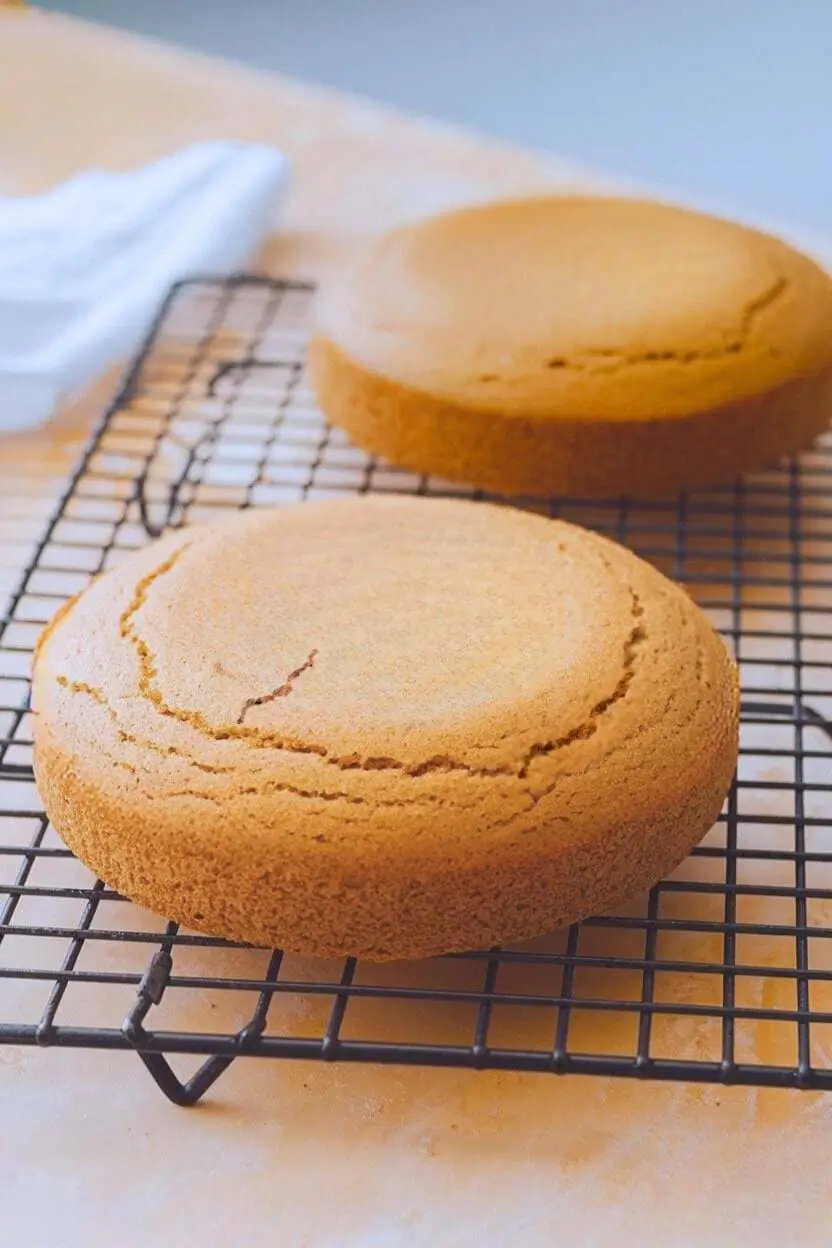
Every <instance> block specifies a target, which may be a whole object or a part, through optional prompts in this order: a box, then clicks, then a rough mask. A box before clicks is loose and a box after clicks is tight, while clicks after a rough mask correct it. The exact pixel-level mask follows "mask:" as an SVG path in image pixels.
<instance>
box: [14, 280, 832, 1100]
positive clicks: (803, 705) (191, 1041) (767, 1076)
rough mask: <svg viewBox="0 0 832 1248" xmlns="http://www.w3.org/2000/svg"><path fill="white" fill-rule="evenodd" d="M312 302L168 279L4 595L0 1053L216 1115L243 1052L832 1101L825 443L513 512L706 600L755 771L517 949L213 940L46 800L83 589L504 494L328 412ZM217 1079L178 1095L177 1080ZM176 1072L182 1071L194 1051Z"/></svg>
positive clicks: (830, 609) (831, 670)
mask: <svg viewBox="0 0 832 1248" xmlns="http://www.w3.org/2000/svg"><path fill="white" fill-rule="evenodd" d="M311 293H312V291H311V287H309V286H308V285H304V284H301V283H290V282H281V281H273V280H268V279H258V278H250V277H240V278H236V279H234V280H231V281H227V282H217V281H212V280H204V281H194V282H188V283H184V284H182V285H180V286H178V287H176V288H175V289H174V290H173V291H172V292H171V295H170V297H169V299H168V301H167V303H166V305H165V307H164V308H163V310H162V312H161V314H160V317H159V321H158V323H157V325H156V326H155V328H154V330H153V332H152V333H151V335H150V338H149V340H148V342H147V343H146V345H145V347H144V349H143V350H142V352H141V354H140V356H139V358H138V359H137V360H136V362H135V364H134V365H133V367H132V369H131V371H130V373H129V375H128V376H127V379H126V381H125V384H124V386H123V388H122V390H121V393H120V394H119V396H118V397H117V399H116V401H115V403H114V405H113V406H112V408H111V410H110V411H109V412H108V413H107V415H106V417H105V419H104V420H103V422H102V424H101V426H100V427H99V429H98V431H97V432H96V434H95V436H94V437H93V440H92V442H91V444H90V448H89V450H88V452H87V453H86V455H85V457H84V459H83V460H82V462H81V464H80V466H79V468H78V470H77V472H76V473H75V475H74V476H73V478H72V480H71V482H70V483H69V487H68V489H67V491H66V493H65V495H64V497H63V498H62V499H61V501H60V504H59V506H58V509H57V510H56V512H55V514H54V516H53V518H52V519H51V521H50V522H49V524H48V526H47V527H46V529H45V531H42V521H41V520H39V519H38V518H37V516H33V515H32V513H31V511H30V510H28V509H27V502H26V498H25V493H24V491H23V489H21V494H20V497H19V498H10V499H4V500H2V501H1V502H0V507H2V511H0V517H2V519H3V521H4V522H8V523H9V524H11V525H13V526H15V532H16V535H17V536H18V537H19V538H20V540H21V541H29V543H30V545H31V550H32V554H31V558H30V559H29V561H28V565H27V567H26V570H25V573H24V575H23V577H22V579H21V581H20V583H19V585H17V586H16V587H15V588H14V590H13V591H12V592H9V593H7V594H6V595H5V599H4V598H3V594H2V590H1V589H0V1042H9V1043H11V1042H14V1043H18V1044H21V1043H22V1044H39V1045H44V1046H48V1045H67V1046H75V1047H89V1048H101V1049H104V1048H107V1049H125V1050H135V1051H137V1052H138V1053H139V1054H140V1056H141V1058H142V1060H143V1061H144V1063H145V1064H146V1065H147V1066H148V1068H149V1069H150V1070H151V1072H152V1074H153V1075H154V1077H155V1079H156V1081H157V1082H158V1083H159V1085H160V1086H161V1088H162V1089H163V1091H164V1092H165V1093H166V1094H167V1095H168V1096H169V1097H170V1098H171V1099H172V1100H174V1101H176V1102H177V1103H180V1104H189V1103H192V1102H194V1101H196V1100H198V1099H199V1097H200V1096H201V1095H202V1094H203V1093H204V1092H205V1091H206V1090H207V1088H208V1087H210V1086H211V1084H212V1083H213V1082H214V1080H215V1079H216V1078H217V1077H218V1076H219V1075H220V1074H221V1073H222V1071H223V1070H224V1069H225V1068H226V1067H227V1066H228V1064H229V1063H230V1062H231V1061H232V1060H233V1059H234V1058H236V1057H238V1056H246V1055H250V1056H260V1057H294V1058H317V1059H325V1060H339V1061H373V1062H387V1063H393V1062H395V1063H409V1064H421V1065H433V1066H461V1067H472V1068H501V1069H511V1070H529V1071H550V1072H557V1073H584V1074H588V1073H599V1074H608V1075H623V1076H635V1077H640V1078H654V1079H685V1080H699V1081H709V1082H724V1083H747V1084H759V1085H775V1086H795V1087H818V1088H832V767H830V759H832V734H831V732H830V721H832V504H831V503H830V501H829V486H830V483H832V444H830V441H829V439H828V438H827V439H826V440H824V441H822V442H821V444H820V445H819V446H818V447H817V448H816V449H815V450H814V451H813V452H811V453H810V454H808V455H806V456H804V457H803V458H802V459H801V460H800V461H799V462H794V463H788V464H785V465H782V466H780V467H779V468H776V469H774V470H772V471H770V472H768V473H765V474H761V475H759V476H758V477H755V478H753V479H749V480H746V481H740V482H737V483H736V484H735V485H734V486H732V487H730V488H727V489H720V490H711V491H707V492H701V493H696V494H688V495H683V496H680V497H679V498H673V499H668V500H664V501H653V502H650V503H628V502H627V501H626V500H620V501H614V502H610V501H599V500H593V499H568V500H567V499H561V500H551V499H547V500H541V499H525V500H513V501H514V502H516V503H517V504H518V505H521V506H526V507H531V508H533V509H535V510H538V511H541V512H543V513H544V514H547V515H560V516H562V517H563V518H565V519H569V520H572V521H575V522H577V523H579V524H584V525H587V526H589V527H592V528H595V529H597V530H599V531H601V532H604V533H606V534H608V535H609V536H611V537H614V538H616V539H618V540H619V541H622V542H624V543H626V544H627V545H629V546H630V547H631V548H632V549H633V550H635V551H636V552H637V553H638V554H640V555H641V556H643V557H644V558H646V559H649V560H650V561H651V562H653V563H654V564H655V565H656V566H657V567H659V568H660V569H661V570H662V571H664V572H666V573H667V574H669V575H670V576H673V577H674V578H676V579H677V580H680V581H682V582H683V583H684V584H686V585H687V586H688V588H689V590H690V592H691V593H692V594H693V596H694V597H695V598H696V600H697V601H698V602H699V603H700V605H701V606H702V607H703V608H704V609H705V610H706V611H707V612H708V614H709V616H710V618H711V619H712V621H713V622H714V624H715V626H716V627H717V628H719V629H720V630H721V631H722V633H723V634H724V636H725V637H726V639H727V641H728V643H729V645H730V646H731V647H732V648H733V650H734V652H735V654H736V657H737V659H738V662H739V664H740V672H741V680H742V688H743V704H742V705H743V713H742V727H741V750H740V761H739V767H738V772H737V777H736V779H735V782H734V784H733V786H732V789H731V793H730V795H729V797H728V800H727V802H726V806H725V809H724V810H723V812H722V815H721V817H720V819H719V821H718V822H717V825H716V826H715V828H714V829H713V830H712V832H711V833H710V834H709V835H708V836H707V837H706V838H705V840H704V842H703V843H702V845H700V846H699V847H698V848H697V849H696V850H695V851H694V853H693V854H692V855H691V857H690V858H689V859H688V860H687V861H686V862H685V863H683V864H682V866H681V867H680V868H679V869H678V870H677V871H676V872H675V873H674V875H673V876H672V877H671V878H670V879H667V880H665V881H663V882H662V883H661V884H659V885H658V886H657V887H656V888H654V889H652V890H651V891H650V893H649V894H647V895H645V896H643V897H641V898H637V899H636V900H635V901H633V902H632V903H631V904H630V905H629V906H627V907H624V908H622V909H621V910H619V911H617V912H616V913H614V914H610V915H605V916H603V917H598V918H595V919H592V920H589V921H588V922H586V923H583V924H581V925H580V926H576V927H573V928H570V929H569V930H567V931H562V932H558V933H555V934H554V935H552V936H551V937H549V938H547V939H545V940H540V941H535V942H532V943H530V944H525V945H522V946H517V947H512V948H503V949H499V950H498V949H494V950H488V951H484V952H475V953H470V954H465V955H459V956H454V957H448V958H442V959H436V960H433V961H430V962H421V963H413V964H396V965H389V966H373V965H368V964H365V963H360V962H359V963H356V962H355V961H353V960H351V959H348V960H346V961H340V962H337V963H332V962H321V961H314V960H310V959H300V958H296V957H293V956H291V955H288V954H286V955H284V954H281V953H280V952H275V951H269V950H260V949H252V948H247V947H244V946H238V945H231V944H228V943H227V942H223V941H219V940H212V939H210V938H208V937H204V936H200V935H196V934H194V933H190V932H186V931H183V930H180V929H179V928H177V926H176V925H174V924H166V923H165V922H164V921H163V920H161V919H157V918H155V917H154V916H153V915H150V914H148V913H147V912H145V911H142V910H139V909H138V908H136V907H134V906H133V905H131V904H130V903H129V902H127V901H125V900H124V899H122V898H121V897H119V896H118V894H116V893H114V892H112V891H111V890H110V889H108V888H107V887H106V886H105V885H104V884H103V883H102V882H101V881H99V880H95V879H93V878H91V876H90V874H89V872H87V871H86V869H85V868H84V867H83V866H82V865H81V864H80V863H79V862H78V861H77V860H76V859H75V858H74V857H73V856H72V855H71V854H70V852H69V851H68V850H67V849H66V848H65V847H64V846H63V844H62V842H61V841H60V839H59V838H58V836H57V835H56V833H55V832H54V830H53V829H52V828H51V827H50V826H49V824H48V821H47V819H46V817H45V815H44V813H43V810H42V807H41V805H40V801H39V799H38V796H37V792H36V789H35V785H34V779H33V775H32V762H31V732H30V715H29V711H28V709H27V708H28V673H29V663H30V659H31V652H32V647H33V645H34V643H35V640H36V638H37V635H38V633H39V632H40V629H41V628H42V626H43V624H44V623H45V622H46V621H47V620H48V619H49V618H50V616H51V615H52V614H53V612H54V611H55V609H56V608H57V607H58V606H59V605H60V603H61V602H62V601H64V600H65V599H66V598H67V597H68V596H69V595H71V594H73V593H76V592H78V591H79V590H80V589H83V588H84V586H85V585H86V584H87V583H88V582H89V580H90V578H91V577H92V576H94V575H96V574H97V573H98V572H100V571H102V570H103V569H106V568H109V567H111V566H113V565H114V564H115V563H116V562H117V561H118V560H119V559H121V558H123V557H124V556H125V555H126V554H128V553H129V552H130V551H131V550H133V549H135V548H137V547H139V546H141V545H143V544H144V543H145V542H147V541H148V540H149V537H151V536H153V535H156V534H158V533H160V532H162V531H164V530H165V529H166V528H168V527H170V526H180V525H185V524H190V523H195V522H199V521H205V520H210V519H212V518H214V517H216V516H217V514H219V513H221V512H224V511H227V510H228V509H229V508H239V507H249V506H262V505H269V504H279V503H286V502H294V501H299V500H302V499H306V498H315V497H321V496H326V495H331V494H340V493H344V492H356V491H358V492H366V491H369V490H373V491H397V492H410V493H412V492H416V493H421V494H442V495H448V494H453V495H459V496H468V497H472V498H475V499H479V498H482V497H484V495H482V494H481V493H479V492H477V491H474V490H471V489H467V488H466V487H464V486H459V485H454V484H451V483H448V482H443V481H438V480H436V479H433V478H425V477H418V476H414V475H412V474H409V473H406V472H402V471H399V470H397V469H394V468H392V467H391V466H389V465H387V464H384V463H381V462H377V461H376V460H374V459H371V458H368V457H367V456H366V455H365V454H364V453H363V452H361V451H359V450H357V449H356V448H355V447H353V446H351V445H350V444H349V442H348V441H347V439H346V438H345V437H344V436H343V435H342V434H341V433H340V432H339V431H337V430H333V429H330V428H328V427H327V425H326V424H325V422H324V421H323V418H322V416H321V414H320V412H319V411H318V410H317V408H316V406H315V404H314V401H313V399H312V396H311V394H310V392H309V389H308V386H307V381H306V375H305V371H304V347H305V334H306V324H307V314H308V305H309V300H310V296H311ZM177 1054H182V1055H191V1064H192V1065H193V1062H194V1059H197V1060H198V1061H201V1062H202V1064H201V1065H199V1066H198V1067H197V1069H196V1072H195V1073H192V1074H191V1075H190V1077H189V1078H182V1079H180V1078H179V1077H178V1076H177V1075H176V1074H174V1071H173V1068H172V1066H171V1063H170V1062H169V1060H168V1059H169V1058H170V1057H171V1056H172V1055H177ZM174 1060H175V1061H180V1060H181V1059H176V1058H174Z"/></svg>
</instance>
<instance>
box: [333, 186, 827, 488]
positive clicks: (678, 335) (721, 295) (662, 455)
mask: <svg viewBox="0 0 832 1248" xmlns="http://www.w3.org/2000/svg"><path fill="white" fill-rule="evenodd" d="M830 325H832V281H831V280H830V278H829V276H828V275H827V274H826V273H824V272H823V270H822V269H820V268H819V267H818V266H817V265H816V264H815V263H814V262H813V261H812V260H810V259H808V258H807V257H806V256H803V255H801V254H800V253H798V252H796V251H794V250H793V249H792V248H791V247H789V246H787V245H786V244H785V243H783V242H781V241H780V240H779V239H776V238H773V237H771V236H769V235H765V234H762V233H759V232H757V231H755V230H751V229H748V228H746V227H744V226H741V225H738V224H735V223H733V222H729V221H724V220H721V219H718V218H715V217H709V216H704V215H702V214H699V213H694V212H689V211H685V210H682V209H679V208H673V207H670V206H667V205H663V204H659V203H654V202H648V201H640V200H631V199H616V198H612V199H610V198H587V197H569V196H560V197H546V198H537V199H526V200H514V201H507V202H500V203H496V204H489V205H485V206H480V207H475V208H470V209H464V210H461V211H456V212H452V213H448V214H445V215H443V216H439V217H435V218H431V219H429V220H426V221H422V222H420V223H418V224H416V225H412V226H408V227H405V228H402V229H399V230H396V231H394V232H392V233H390V234H388V235H385V236H384V237H382V238H381V239H379V240H378V241H377V242H376V243H374V244H373V245H372V246H371V247H369V248H368V249H367V250H366V251H365V252H364V253H363V254H362V255H360V256H359V257H358V258H357V259H356V261H355V262H354V263H353V264H351V265H350V266H349V267H348V268H347V269H346V270H345V271H344V272H343V273H342V274H341V276H340V277H339V278H338V279H336V280H335V281H333V282H332V283H331V284H330V286H329V287H327V288H326V289H324V290H323V291H322V294H321V296H320V298H319V300H318V305H317V313H316V323H315V328H314V332H313V336H312V339H311V342H310V348H309V362H310V370H311V376H312V380H313V384H314V386H315V389H316V391H317V394H318V398H319V400H320V403H321V406H322V407H323V409H324V411H325V413H326V415H327V417H328V418H329V419H330V420H331V421H332V422H333V423H334V424H337V425H340V426H342V427H343V428H344V429H346V430H347V431H348V432H349V434H350V435H351V437H352V438H353V439H354V441H355V442H356V443H358V445H360V446H362V447H364V448H366V449H368V450H370V451H372V452H375V453H377V454H380V455H383V456H385V457H387V458H388V459H390V460H391V461H392V462H394V463H398V464H402V465H404V466H405V467H408V468H411V469H413V470H414V471H417V472H425V473H438V474H441V475H443V476H445V477H450V478H455V479H461V480H465V481H469V482H473V483H474V484H476V485H479V486H482V487H486V488H488V489H491V490H496V491H500V492H503V493H509V494H543V495H545V494H550V493H556V494H561V493H563V494H570V493H571V494H575V493H578V494H588V495H617V494H622V493H623V494H629V493H632V494H637V495H639V494H641V495H657V494H658V495H661V494H667V493H669V492H674V491H676V490H678V489H679V488H682V487H692V486H698V485H705V484H718V483H722V482H726V481H730V480H732V479H733V478H734V477H735V476H736V475H737V474H738V473H741V472H746V471H750V470H752V469H755V468H759V467H763V466H765V465H768V464H771V463H773V462H775V461H776V460H777V459H778V458H780V457H781V456H783V455H785V454H791V453H793V452H796V451H798V450H800V449H802V448H804V447H806V446H809V445H810V444H811V443H812V441H813V440H814V439H815V438H816V437H817V436H818V434H819V433H820V432H821V431H822V430H823V429H825V428H827V427H828V425H829V422H830V417H832V332H830Z"/></svg>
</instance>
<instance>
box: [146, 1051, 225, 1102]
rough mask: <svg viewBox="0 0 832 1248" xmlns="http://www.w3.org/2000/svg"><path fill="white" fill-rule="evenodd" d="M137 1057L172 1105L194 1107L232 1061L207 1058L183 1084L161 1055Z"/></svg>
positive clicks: (151, 1054) (147, 1054) (221, 1058)
mask: <svg viewBox="0 0 832 1248" xmlns="http://www.w3.org/2000/svg"><path fill="white" fill-rule="evenodd" d="M139 1057H140V1058H141V1059H142V1061H143V1062H144V1064H145V1066H146V1067H147V1069H148V1070H149V1071H150V1073H151V1075H152V1076H153V1078H154V1080H155V1082H156V1084H157V1085H158V1086H159V1087H160V1088H161V1089H162V1091H163V1092H164V1094H165V1096H166V1097H167V1098H168V1100H169V1101H173V1103H174V1105H181V1106H185V1107H187V1106H189V1105H196V1103H197V1101H199V1100H201V1099H202V1097H203V1096H204V1095H205V1093H206V1092H207V1091H208V1089H209V1088H210V1087H212V1086H213V1084H215V1083H216V1081H217V1080H218V1079H219V1077H220V1075H221V1074H222V1073H223V1071H224V1070H226V1069H227V1068H228V1067H229V1066H230V1065H231V1063H232V1062H233V1061H234V1058H233V1057H209V1058H208V1060H207V1061H206V1062H203V1064H202V1065H201V1066H200V1068H199V1070H198V1071H197V1072H196V1074H195V1075H194V1076H193V1077H192V1078H191V1079H189V1080H188V1082H187V1083H183V1082H182V1080H181V1079H178V1078H177V1076H176V1075H175V1074H174V1073H173V1070H172V1069H171V1065H170V1062H169V1061H168V1060H167V1058H166V1057H165V1056H164V1054H162V1053H142V1052H141V1051H140V1052H139Z"/></svg>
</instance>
